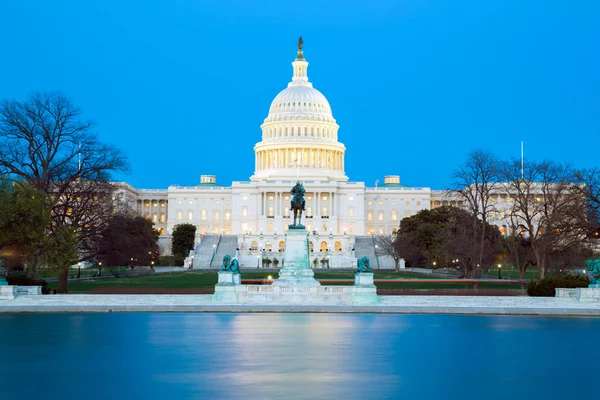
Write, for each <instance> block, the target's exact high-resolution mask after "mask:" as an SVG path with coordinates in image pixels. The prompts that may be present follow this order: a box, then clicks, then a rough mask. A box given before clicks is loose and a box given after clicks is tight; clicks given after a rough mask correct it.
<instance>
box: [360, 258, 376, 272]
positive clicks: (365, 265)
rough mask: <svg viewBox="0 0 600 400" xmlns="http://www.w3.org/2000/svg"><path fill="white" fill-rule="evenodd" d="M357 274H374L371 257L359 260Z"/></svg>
mask: <svg viewBox="0 0 600 400" xmlns="http://www.w3.org/2000/svg"><path fill="white" fill-rule="evenodd" d="M356 272H357V273H358V272H373V270H372V269H371V262H370V261H369V257H367V256H364V257H363V258H359V259H358V269H357V270H356Z"/></svg>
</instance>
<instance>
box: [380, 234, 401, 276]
mask: <svg viewBox="0 0 600 400" xmlns="http://www.w3.org/2000/svg"><path fill="white" fill-rule="evenodd" d="M375 254H376V255H377V256H389V257H392V258H393V259H394V270H395V271H396V272H398V271H400V259H401V258H402V256H401V255H400V252H399V248H398V246H397V243H396V235H395V234H383V235H377V236H375Z"/></svg>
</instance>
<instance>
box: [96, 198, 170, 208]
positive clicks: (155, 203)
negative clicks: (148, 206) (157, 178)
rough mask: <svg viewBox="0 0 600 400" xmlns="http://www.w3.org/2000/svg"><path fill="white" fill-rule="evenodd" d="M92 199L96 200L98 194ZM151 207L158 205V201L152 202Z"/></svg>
mask: <svg viewBox="0 0 600 400" xmlns="http://www.w3.org/2000/svg"><path fill="white" fill-rule="evenodd" d="M94 200H98V196H94ZM152 207H158V203H157V202H154V203H152Z"/></svg>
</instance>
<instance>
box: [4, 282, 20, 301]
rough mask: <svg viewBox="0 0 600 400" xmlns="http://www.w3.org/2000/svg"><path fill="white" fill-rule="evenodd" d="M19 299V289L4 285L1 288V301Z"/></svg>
mask: <svg viewBox="0 0 600 400" xmlns="http://www.w3.org/2000/svg"><path fill="white" fill-rule="evenodd" d="M15 297H17V287H16V286H8V285H2V286H0V300H12V299H14V298H15Z"/></svg>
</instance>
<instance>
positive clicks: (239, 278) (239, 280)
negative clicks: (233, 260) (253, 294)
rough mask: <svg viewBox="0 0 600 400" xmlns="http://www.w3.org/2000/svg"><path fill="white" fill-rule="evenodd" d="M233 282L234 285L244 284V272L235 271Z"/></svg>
mask: <svg viewBox="0 0 600 400" xmlns="http://www.w3.org/2000/svg"><path fill="white" fill-rule="evenodd" d="M233 284H234V285H241V284H242V274H240V273H239V272H238V273H235V274H233Z"/></svg>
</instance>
